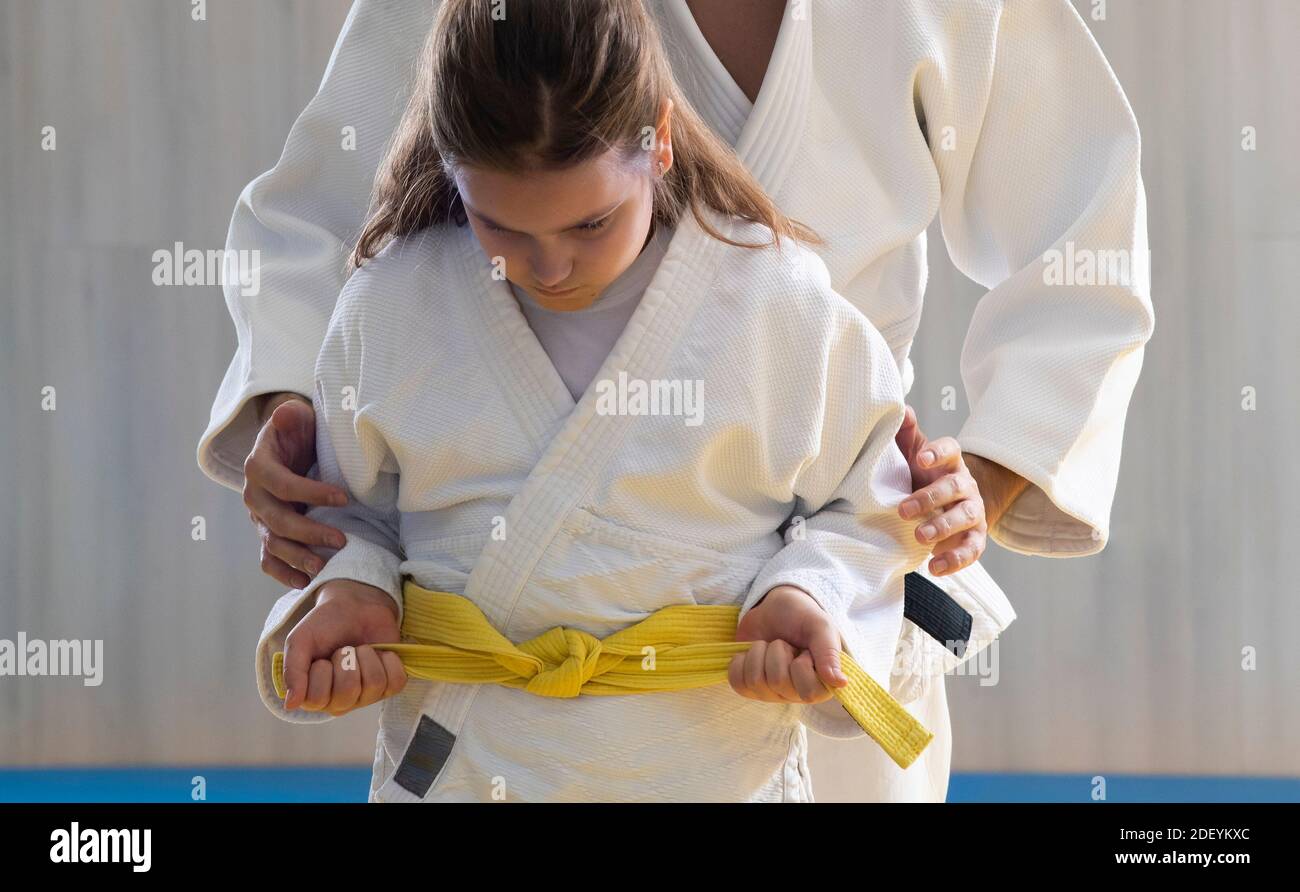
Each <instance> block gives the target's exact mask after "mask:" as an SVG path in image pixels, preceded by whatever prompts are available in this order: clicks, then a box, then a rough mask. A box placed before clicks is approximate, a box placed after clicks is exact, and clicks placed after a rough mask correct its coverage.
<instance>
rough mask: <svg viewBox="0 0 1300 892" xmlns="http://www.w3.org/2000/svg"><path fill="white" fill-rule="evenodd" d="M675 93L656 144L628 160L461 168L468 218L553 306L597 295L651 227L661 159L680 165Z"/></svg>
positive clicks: (525, 285) (512, 271)
mask: <svg viewBox="0 0 1300 892" xmlns="http://www.w3.org/2000/svg"><path fill="white" fill-rule="evenodd" d="M670 105H671V103H668V104H667V105H666V106H665V108H664V112H663V114H661V116H660V121H659V124H660V126H659V128H658V133H657V135H658V137H659V138H658V139H657V140H656V148H654V149H652V150H650V151H647V152H645V153H644V154H642V155H640V156H638V157H636V158H634V159H632V160H631V161H628V160H625V159H624V158H623V157H622V156H620V154H619V153H618V152H617V151H616V150H613V149H611V150H609V151H607V152H605V153H604V154H603V155H600V156H598V157H595V158H592V159H590V160H588V161H584V162H583V163H581V164H577V165H574V166H573V167H570V168H567V169H565V170H560V171H545V172H530V173H523V174H520V173H506V172H503V171H497V170H488V169H485V168H481V167H472V166H470V165H459V166H458V167H457V169H456V171H455V177H456V186H457V188H458V189H459V190H460V198H461V202H462V204H464V206H465V213H466V216H467V217H468V218H469V224H470V226H471V227H473V230H474V235H475V236H476V237H477V238H478V241H479V244H480V245H482V246H483V249H484V251H485V252H486V253H487V255H488V257H490V258H497V257H500V258H504V262H505V270H504V272H505V275H506V278H507V279H509V280H510V281H511V282H513V283H514V284H515V286H516V287H518V288H521V289H523V290H524V291H526V292H527V293H528V294H529V295H530V296H531V297H532V298H533V299H534V300H536V301H537V303H539V304H540V305H541V306H543V307H545V308H546V309H548V310H557V311H561V312H571V311H574V310H582V309H585V308H587V307H589V306H591V305H592V304H593V303H595V301H596V298H598V297H599V296H600V294H601V292H602V291H604V290H605V288H606V287H607V286H608V285H609V284H610V283H611V282H613V281H614V280H615V279H616V278H618V277H619V275H620V274H622V272H623V271H624V270H626V269H627V268H628V267H629V266H631V265H632V261H634V260H635V259H636V258H637V255H638V254H640V253H641V249H642V247H644V246H645V241H646V237H647V235H648V234H649V232H650V221H651V211H652V209H653V203H652V194H653V193H652V190H653V184H654V178H655V177H656V176H658V164H659V162H661V161H662V162H663V165H664V171H665V172H667V170H668V168H669V167H671V166H672V147H671V144H670V143H669V142H668V107H669V106H670Z"/></svg>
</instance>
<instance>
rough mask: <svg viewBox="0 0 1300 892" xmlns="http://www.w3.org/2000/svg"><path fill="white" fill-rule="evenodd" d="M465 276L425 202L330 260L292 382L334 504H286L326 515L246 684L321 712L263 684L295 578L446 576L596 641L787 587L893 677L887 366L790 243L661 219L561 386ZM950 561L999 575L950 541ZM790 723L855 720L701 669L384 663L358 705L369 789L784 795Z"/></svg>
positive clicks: (451, 587) (456, 248)
mask: <svg viewBox="0 0 1300 892" xmlns="http://www.w3.org/2000/svg"><path fill="white" fill-rule="evenodd" d="M714 221H715V222H716V224H718V225H719V227H720V228H722V231H724V232H725V231H727V230H726V229H725V227H727V226H731V225H732V224H731V223H730V222H729V221H726V220H724V219H723V218H721V217H715V218H714ZM731 231H732V233H733V235H732V238H734V239H737V240H740V241H746V242H751V243H762V242H763V241H765V240H766V239H767V238H768V235H767V231H766V230H765V229H763V228H762V227H760V226H758V225H756V224H747V223H740V224H738V225H735V227H734V228H733V229H732V230H731ZM492 273H493V266H492V263H491V261H490V259H489V258H488V257H486V256H485V255H484V253H483V250H482V248H481V247H480V246H479V244H478V242H477V240H476V239H475V238H474V237H473V231H472V230H471V229H470V228H469V227H456V226H439V227H432V228H430V229H429V230H426V231H425V232H424V233H420V234H417V235H415V236H411V237H408V238H404V239H401V240H398V241H396V242H394V243H393V244H392V245H391V246H390V247H389V248H387V249H385V251H383V252H382V253H381V254H380V255H379V256H378V257H376V258H375V259H374V260H373V261H371V262H370V263H369V264H368V265H366V266H364V267H363V268H362V269H361V270H360V271H358V272H356V273H354V274H353V276H352V277H351V278H350V279H349V280H348V283H347V285H346V286H344V289H343V293H342V294H341V295H340V297H339V301H338V304H337V306H336V307H335V310H334V313H333V318H332V320H331V323H330V326H329V329H328V331H327V332H326V335H325V341H324V345H323V347H322V349H321V353H320V356H319V358H318V360H317V365H316V375H315V399H314V400H313V403H314V406H315V409H316V415H317V451H318V454H319V457H320V476H321V479H323V480H326V481H329V482H331V483H334V484H337V485H339V486H343V487H346V489H347V490H348V492H349V494H350V498H351V504H350V505H349V506H347V507H345V508H337V509H336V508H322V509H313V511H312V516H313V517H317V518H319V519H322V520H324V521H326V522H329V523H334V524H337V525H339V526H340V527H342V528H343V529H344V530H345V531H346V532H347V534H348V537H349V542H348V545H347V546H346V547H345V548H343V549H342V550H340V551H338V552H337V553H336V554H334V555H333V556H332V557H331V558H330V560H329V562H328V564H327V565H326V568H325V570H324V571H322V572H321V573H320V574H319V575H318V576H317V577H316V579H314V580H313V581H312V583H311V584H310V585H308V586H307V587H306V588H304V589H301V590H295V591H292V592H290V593H288V594H287V595H285V596H284V597H283V598H281V599H280V601H279V603H278V604H277V605H276V607H275V609H274V610H273V611H272V613H271V616H270V617H269V619H268V622H267V625H266V629H265V631H264V633H263V636H262V640H261V642H260V644H259V650H258V656H257V671H258V677H259V681H260V687H261V690H262V692H263V696H264V698H265V702H266V704H267V706H268V707H269V708H270V709H271V710H272V711H274V712H276V713H277V714H279V715H281V716H282V717H285V718H288V719H290V720H297V721H320V720H322V719H324V720H328V719H329V718H331V717H330V716H329V715H328V714H325V715H322V714H320V713H311V712H306V711H303V710H298V711H295V712H294V713H293V714H288V713H286V712H285V711H284V709H283V704H282V702H281V701H280V699H279V698H278V697H277V696H276V694H275V692H274V688H273V686H272V685H271V682H270V678H271V676H270V667H271V655H272V653H274V652H275V651H277V650H281V649H283V645H284V639H285V635H286V634H287V633H288V631H289V630H290V629H291V628H292V626H293V625H294V624H295V623H296V622H297V620H298V619H299V618H300V617H301V615H302V614H303V613H304V612H305V611H306V610H307V609H309V608H310V606H311V604H312V603H314V595H315V592H316V590H317V589H318V588H319V587H320V585H322V584H323V583H324V582H325V581H327V580H329V579H339V578H342V579H355V580H358V581H362V582H366V583H368V584H371V585H375V586H377V587H379V588H382V589H384V590H385V591H387V592H389V594H390V595H391V596H392V597H393V599H394V601H395V602H396V603H397V604H398V605H399V606H400V605H401V604H402V591H401V580H402V578H403V577H404V576H407V575H409V576H411V577H412V578H413V579H414V581H415V582H416V583H417V584H419V585H421V586H424V587H425V588H430V589H435V590H443V591H449V592H454V593H456V594H463V595H465V596H466V597H467V598H469V599H470V600H472V601H473V602H474V603H475V604H476V605H477V606H478V607H479V608H480V609H481V610H482V611H483V612H484V613H485V614H486V615H487V617H488V619H489V621H490V622H491V623H492V625H493V626H494V627H496V628H497V629H498V630H499V631H501V632H502V633H503V634H504V635H505V636H506V637H507V638H509V639H511V640H512V641H516V642H518V641H524V640H526V639H529V638H533V637H535V636H537V635H540V634H541V633H543V632H545V631H547V630H549V629H551V628H553V627H555V626H565V627H571V628H578V629H581V630H583V631H586V632H589V633H590V634H592V635H595V636H596V637H598V638H603V637H605V636H607V635H610V634H612V633H613V632H616V631H618V630H619V629H622V628H624V627H626V626H628V625H631V624H633V623H635V622H638V621H639V620H641V619H644V618H645V617H646V616H648V615H650V614H651V613H654V612H655V611H656V610H658V609H660V608H662V607H667V606H670V605H674V604H728V605H730V604H737V605H740V606H741V617H742V618H743V616H744V613H745V612H746V611H747V610H748V609H749V608H750V607H752V606H753V605H754V604H755V603H756V602H757V601H758V600H759V599H760V598H762V597H763V595H765V594H766V593H767V592H768V591H769V590H771V589H772V588H773V587H775V586H777V585H782V584H788V585H796V586H799V587H800V588H802V589H804V590H805V591H807V592H808V593H809V594H810V595H812V596H813V598H814V599H815V600H816V601H817V602H818V604H820V605H821V607H822V609H823V610H825V611H826V613H827V614H828V615H829V616H830V617H831V619H832V621H833V622H834V623H835V625H836V627H837V629H838V630H839V632H840V634H841V635H842V637H843V639H844V643H845V649H846V650H847V651H848V652H849V653H850V654H851V655H852V656H853V657H854V659H855V660H857V662H858V663H859V664H860V665H861V666H862V667H863V669H864V670H865V671H867V672H868V673H869V674H870V675H871V676H872V677H873V678H874V679H875V680H876V681H877V682H878V683H879V684H880V685H881V686H882V687H884V688H885V689H886V690H889V689H890V688H891V687H898V686H900V684H901V683H902V681H903V680H902V679H896V678H895V677H894V676H893V673H892V670H893V666H894V662H895V656H896V652H897V648H898V643H899V640H900V636H901V635H902V623H903V606H904V602H903V577H904V575H905V574H906V573H908V572H910V571H911V570H913V569H914V568H915V567H916V566H917V565H918V564H920V563H921V562H922V561H923V560H924V559H925V557H926V555H927V553H928V551H929V549H928V548H927V547H926V546H924V545H921V544H918V543H917V542H916V539H915V537H914V536H913V535H912V527H913V524H912V523H911V522H909V521H905V520H902V519H901V518H899V516H898V505H899V503H901V502H902V501H903V499H905V498H907V497H908V496H909V495H910V494H911V473H910V471H909V469H908V467H907V461H906V459H905V458H904V457H903V454H902V453H901V452H900V451H899V449H898V446H897V445H896V443H895V440H894V438H895V435H896V434H897V432H898V428H899V425H900V424H901V423H902V420H903V402H902V399H903V390H902V382H901V380H900V378H899V375H898V367H897V364H896V362H895V361H894V358H893V354H892V353H891V352H890V350H889V346H888V345H887V344H886V343H885V341H884V339H883V338H882V337H881V336H880V334H879V333H878V332H877V331H876V330H875V328H874V327H873V326H872V325H871V323H870V322H869V321H868V320H867V318H866V317H865V316H863V315H862V314H861V313H860V312H858V310H857V309H856V308H855V307H854V306H853V305H852V304H850V303H849V302H848V301H846V300H844V299H843V298H842V297H840V296H839V295H838V294H836V293H835V291H834V290H833V289H832V288H831V284H830V275H829V273H828V272H827V270H826V267H825V265H824V264H823V263H822V261H821V260H820V259H819V258H818V257H817V255H816V254H814V253H812V252H811V251H809V250H807V249H804V248H802V247H800V246H797V245H794V244H787V245H786V246H785V251H784V253H783V254H778V253H777V252H776V251H775V250H774V249H771V248H766V249H746V248H740V247H734V246H730V245H727V244H725V243H724V242H721V241H718V240H716V239H714V238H712V237H710V236H709V235H708V234H707V233H705V232H704V231H703V230H702V229H701V228H700V227H699V226H698V224H696V222H695V221H694V219H693V218H691V217H689V216H688V217H686V218H684V219H683V221H682V222H681V224H680V226H679V229H678V231H677V232H676V233H675V234H674V236H673V239H672V241H671V242H670V244H669V246H668V250H667V253H666V255H665V256H664V259H663V261H662V262H661V263H660V265H659V267H658V269H657V271H656V273H655V276H654V278H653V279H652V281H651V283H650V285H649V286H648V287H647V289H646V292H645V294H644V296H643V297H642V299H641V301H640V303H639V304H638V306H637V309H636V310H635V312H634V313H633V315H632V317H631V319H630V320H629V321H628V324H627V327H626V328H625V329H624V331H623V333H622V334H621V335H620V337H619V339H618V341H617V342H616V344H615V345H614V347H613V349H612V350H611V352H610V354H609V356H608V357H606V360H605V363H604V365H603V366H602V367H601V370H600V371H599V372H598V373H597V375H596V377H595V378H594V379H593V381H592V383H591V385H589V386H588V388H587V390H586V391H585V392H584V393H583V395H582V398H581V399H580V400H579V401H578V402H577V404H576V405H575V403H574V400H573V399H572V397H571V396H570V394H569V392H568V390H567V388H566V386H565V384H564V382H563V380H562V379H561V377H560V376H559V374H558V372H556V370H555V367H554V366H553V365H552V363H551V361H550V359H549V358H548V357H547V356H546V353H545V351H544V350H543V348H542V346H541V344H540V343H539V342H538V340H537V338H536V336H535V335H534V334H533V333H532V331H531V329H530V328H529V327H528V323H527V321H526V319H525V318H524V316H523V313H522V312H521V310H520V309H519V306H518V304H517V302H516V299H515V297H514V295H513V294H512V293H511V292H510V289H509V287H508V285H507V284H506V283H505V282H504V281H502V280H499V279H495V278H493V275H492ZM637 394H641V395H642V397H643V398H644V399H643V400H642V402H640V403H637V402H634V400H636V399H637V398H638V397H637ZM652 394H654V395H655V396H653V397H652V396H651V395H652ZM792 518H795V522H794V523H793V524H790V525H789V526H787V522H788V521H790V520H791V519H792ZM782 527H786V529H785V532H784V535H782V532H780V530H781V528H782ZM966 582H967V584H968V585H975V586H977V589H978V592H979V594H980V596H982V597H983V598H985V599H988V598H995V599H1001V597H1002V596H1001V593H1000V591H998V589H997V587H996V586H995V585H993V583H992V580H990V579H988V577H987V575H986V574H983V571H982V570H981V569H980V568H979V567H976V568H975V569H974V571H973V572H971V573H969V574H968V578H967V579H966ZM1002 603H1004V602H1002ZM803 725H808V726H810V727H812V728H814V729H815V730H818V731H821V732H822V733H825V734H829V735H834V736H838V737H861V736H864V732H863V731H862V729H861V728H859V727H858V725H857V724H856V723H855V722H854V721H853V719H852V718H851V717H850V716H849V714H848V713H847V712H846V711H845V710H844V709H843V707H841V706H840V705H839V703H838V702H836V701H830V702H827V703H825V704H818V705H816V706H811V705H800V704H771V703H762V702H758V701H754V700H748V699H746V698H743V697H741V696H739V695H738V694H736V693H735V692H734V691H732V690H731V689H730V687H729V686H728V685H715V686H714V687H712V688H707V689H701V690H690V691H676V692H671V693H659V694H644V695H635V696H618V697H589V696H587V697H579V698H576V699H563V700H556V699H547V698H541V697H538V696H536V695H534V694H531V693H528V692H525V691H521V690H516V689H513V688H505V687H499V686H492V685H485V686H472V685H459V684H447V683H438V682H426V681H418V680H413V681H411V682H409V683H408V686H407V688H406V689H405V690H404V691H403V692H402V693H401V694H399V695H397V697H395V698H391V699H390V700H387V701H385V703H384V706H383V712H382V719H381V730H380V737H379V744H378V752H377V755H376V760H377V762H376V768H375V775H374V785H373V791H372V792H373V798H374V799H377V800H379V801H385V802H388V801H420V800H423V801H473V800H491V799H492V798H493V797H494V795H495V796H500V795H501V794H502V792H504V794H505V795H506V798H510V799H522V800H525V801H539V800H545V801H585V800H599V801H636V800H709V801H725V800H742V801H743V800H760V801H766V800H775V801H808V800H811V799H812V789H811V784H810V783H809V780H808V777H807V775H806V773H805V770H804V766H806V763H807V756H806V737H805V733H804V729H803Z"/></svg>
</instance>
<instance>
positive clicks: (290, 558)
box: [260, 527, 325, 576]
mask: <svg viewBox="0 0 1300 892" xmlns="http://www.w3.org/2000/svg"><path fill="white" fill-rule="evenodd" d="M260 532H261V536H262V560H263V561H264V562H265V561H266V558H267V555H271V556H273V557H276V558H278V559H280V560H281V561H282V562H284V563H286V564H288V565H289V566H291V567H294V568H295V569H298V570H301V571H302V572H304V573H306V574H307V575H308V576H315V575H316V574H317V573H319V572H320V571H321V570H323V569H324V568H325V562H324V561H323V560H321V559H320V558H319V557H317V556H316V553H315V552H314V551H312V550H311V549H309V548H304V547H303V546H301V545H299V544H298V543H297V542H291V541H290V540H288V539H285V538H283V537H282V536H277V535H275V534H274V533H272V532H271V531H270V530H269V529H267V528H266V527H262V528H261V530H260Z"/></svg>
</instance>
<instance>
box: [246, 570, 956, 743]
mask: <svg viewBox="0 0 1300 892" xmlns="http://www.w3.org/2000/svg"><path fill="white" fill-rule="evenodd" d="M402 594H403V596H404V599H405V604H404V610H405V615H404V617H403V619H402V635H403V637H405V638H410V639H414V640H415V641H416V642H417V643H414V644H375V645H372V647H374V648H375V650H388V651H393V652H394V653H396V654H397V655H398V656H399V657H401V660H402V665H403V667H404V668H405V669H406V674H407V675H408V676H410V677H412V678H422V679H425V680H428V681H445V682H453V683H457V684H499V685H505V686H507V687H512V688H519V689H521V690H524V691H528V692H529V693H532V694H537V695H538V696H541V697H577V696H578V695H579V694H589V695H596V696H601V695H613V694H648V693H653V692H657V691H685V690H689V689H691V688H702V687H708V686H710V685H715V684H718V683H720V682H725V681H727V667H728V666H729V664H730V663H731V658H732V657H733V656H735V655H736V654H738V653H744V652H745V651H747V650H749V648H750V645H751V644H752V643H753V642H750V641H736V640H735V637H736V623H737V621H738V619H739V616H740V608H739V607H737V606H734V605H710V604H683V605H675V606H671V607H664V608H662V609H660V610H657V611H655V612H654V613H653V614H651V615H650V616H649V617H647V618H646V619H644V620H642V621H641V622H639V623H636V624H635V625H632V626H628V627H627V628H626V629H623V630H621V631H619V632H615V633H614V634H613V635H610V636H609V637H608V638H604V639H600V638H596V637H595V636H594V635H590V634H588V633H586V632H583V631H580V630H578V629H566V628H563V627H561V626H557V627H556V628H553V629H551V630H550V631H548V632H544V633H542V634H541V635H538V636H537V637H536V638H532V639H529V640H528V641H524V642H522V643H521V644H518V645H516V644H513V643H511V642H510V640H509V639H507V638H506V637H505V636H504V635H502V634H501V633H500V632H498V631H497V630H496V629H494V628H492V625H491V623H489V622H488V619H487V617H486V616H484V615H483V613H482V611H480V610H479V609H478V607H476V606H475V605H474V603H473V602H472V601H470V600H469V599H467V598H465V597H464V596H462V595H456V594H452V593H450V592H437V591H430V590H429V589H426V588H421V587H420V586H418V585H416V584H415V583H414V582H412V581H411V580H409V579H408V580H406V581H405V584H404V585H403V587H402ZM840 663H841V666H842V667H843V670H844V674H845V675H846V676H848V679H849V683H848V685H846V686H844V687H842V688H831V693H833V694H834V695H835V698H836V699H837V700H839V701H840V703H841V704H843V706H844V708H845V709H846V710H847V711H848V713H849V715H851V716H853V719H854V721H856V722H857V723H858V724H859V725H860V726H861V727H862V730H863V731H865V732H866V733H867V734H868V735H870V737H871V739H872V740H874V741H876V743H878V744H880V746H881V747H882V748H883V749H884V750H885V752H886V753H888V754H889V756H890V758H892V759H893V760H894V761H895V762H896V763H897V764H898V765H899V766H900V767H902V768H906V767H907V766H908V765H911V764H912V762H913V761H914V760H915V759H916V757H917V756H918V755H920V754H921V751H922V750H924V749H925V747H926V745H927V744H929V742H930V741H931V740H932V739H933V738H934V735H933V734H932V733H930V732H929V731H928V730H926V728H925V726H924V725H922V724H921V723H920V722H918V721H917V720H916V719H915V718H914V717H913V716H912V715H911V713H909V712H908V711H907V710H906V709H904V708H903V707H902V705H901V704H900V703H899V702H898V701H897V700H895V699H894V698H893V697H891V696H890V695H889V692H888V691H886V690H885V689H884V688H882V687H881V686H880V685H879V684H877V683H876V681H875V679H873V678H872V677H871V676H870V675H868V674H867V673H866V672H865V671H863V669H862V667H861V666H859V665H858V664H857V663H856V662H854V660H853V658H852V657H851V656H849V655H848V654H847V653H844V652H841V653H840ZM271 676H272V680H273V681H274V683H275V692H276V693H277V694H278V695H279V696H280V697H281V698H283V697H284V694H285V687H284V654H283V653H280V652H277V653H276V654H275V655H274V656H273V657H272V659H271Z"/></svg>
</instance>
